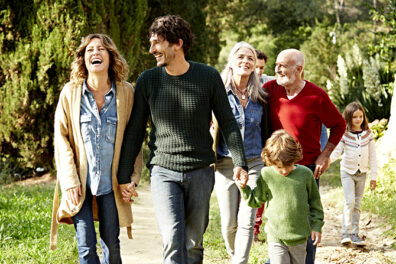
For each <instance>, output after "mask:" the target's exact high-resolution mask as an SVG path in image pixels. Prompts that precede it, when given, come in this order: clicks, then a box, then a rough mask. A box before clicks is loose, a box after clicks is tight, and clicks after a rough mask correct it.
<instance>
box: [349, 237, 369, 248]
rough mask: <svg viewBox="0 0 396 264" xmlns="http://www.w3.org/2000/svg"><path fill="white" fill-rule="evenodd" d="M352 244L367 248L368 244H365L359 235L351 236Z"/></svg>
mask: <svg viewBox="0 0 396 264" xmlns="http://www.w3.org/2000/svg"><path fill="white" fill-rule="evenodd" d="M351 240H352V244H354V245H356V246H365V245H366V242H364V241H363V240H362V239H361V238H360V237H359V236H358V235H357V234H352V235H351Z"/></svg>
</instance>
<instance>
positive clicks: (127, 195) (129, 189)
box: [118, 182, 138, 204]
mask: <svg viewBox="0 0 396 264" xmlns="http://www.w3.org/2000/svg"><path fill="white" fill-rule="evenodd" d="M118 186H119V187H120V190H121V194H122V199H123V200H124V202H126V203H129V204H131V203H133V199H132V196H134V197H138V193H137V192H136V189H135V188H136V184H135V183H134V182H131V183H125V184H119V185H118Z"/></svg>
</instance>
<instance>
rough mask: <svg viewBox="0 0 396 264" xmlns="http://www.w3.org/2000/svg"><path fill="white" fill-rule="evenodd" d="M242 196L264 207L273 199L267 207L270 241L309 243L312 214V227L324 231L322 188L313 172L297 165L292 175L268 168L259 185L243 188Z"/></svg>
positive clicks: (266, 229)
mask: <svg viewBox="0 0 396 264" xmlns="http://www.w3.org/2000/svg"><path fill="white" fill-rule="evenodd" d="M241 192H242V197H243V199H244V200H246V201H245V202H246V203H247V204H248V205H249V206H251V207H255V208H257V207H260V206H261V205H262V204H263V203H265V202H266V201H269V204H268V207H267V208H266V209H265V210H264V213H265V217H266V218H267V219H268V221H267V223H266V225H265V231H266V232H267V235H268V240H269V241H271V242H278V243H279V242H281V243H284V244H285V245H288V246H294V245H298V244H300V243H303V242H305V240H306V239H307V237H308V236H309V235H310V233H311V228H310V225H309V221H308V217H309V216H311V225H312V230H314V231H317V232H321V230H322V226H323V208H322V203H321V201H320V195H319V191H318V187H317V186H316V183H315V179H314V177H313V176H312V171H311V170H310V169H308V168H307V167H305V166H302V165H296V169H294V170H293V171H292V172H291V173H290V174H289V175H287V176H283V175H282V174H279V173H278V172H276V171H275V169H274V168H273V167H265V168H263V169H262V171H261V177H260V178H258V179H257V186H256V188H254V189H253V190H251V189H250V187H249V186H246V187H245V188H244V189H241Z"/></svg>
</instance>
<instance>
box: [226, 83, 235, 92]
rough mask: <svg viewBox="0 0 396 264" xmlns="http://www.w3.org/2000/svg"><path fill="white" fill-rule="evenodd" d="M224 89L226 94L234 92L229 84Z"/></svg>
mask: <svg viewBox="0 0 396 264" xmlns="http://www.w3.org/2000/svg"><path fill="white" fill-rule="evenodd" d="M225 90H226V93H227V94H230V93H234V91H233V90H232V86H231V84H230V85H228V86H227V87H226V88H225Z"/></svg>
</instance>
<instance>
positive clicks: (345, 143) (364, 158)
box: [330, 130, 377, 180]
mask: <svg viewBox="0 0 396 264" xmlns="http://www.w3.org/2000/svg"><path fill="white" fill-rule="evenodd" d="M343 151H344V155H343V157H342V159H341V163H340V164H341V170H344V171H346V172H348V173H349V174H355V173H356V172H357V171H358V170H360V172H367V171H368V167H369V165H370V175H371V179H372V180H376V179H377V156H376V151H375V143H374V135H373V133H372V132H371V131H369V130H365V131H363V132H361V133H358V134H354V133H351V132H345V134H344V135H343V136H342V139H341V141H340V143H338V145H337V147H336V148H335V149H334V151H333V153H331V155H330V161H331V162H333V161H335V160H336V159H338V158H339V157H340V156H341V154H342V152H343Z"/></svg>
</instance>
